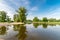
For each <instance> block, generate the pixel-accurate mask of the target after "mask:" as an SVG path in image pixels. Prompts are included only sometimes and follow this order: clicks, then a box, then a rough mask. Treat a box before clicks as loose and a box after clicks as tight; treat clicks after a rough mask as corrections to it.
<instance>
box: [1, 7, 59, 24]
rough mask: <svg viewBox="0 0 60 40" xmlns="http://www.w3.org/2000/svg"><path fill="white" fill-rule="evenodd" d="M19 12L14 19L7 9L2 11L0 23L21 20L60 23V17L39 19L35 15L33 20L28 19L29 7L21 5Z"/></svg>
mask: <svg viewBox="0 0 60 40" xmlns="http://www.w3.org/2000/svg"><path fill="white" fill-rule="evenodd" d="M16 12H17V13H16V14H14V16H13V20H11V18H10V17H9V16H8V15H7V13H6V12H5V11H0V23H3V22H8V23H10V22H16V23H18V22H21V23H28V24H30V23H42V24H44V23H46V24H60V19H58V20H57V19H55V18H50V19H48V18H47V17H43V18H42V19H39V18H38V17H34V18H33V20H30V19H29V20H27V18H26V17H27V9H26V8H24V7H20V8H19V9H18V10H17V11H16Z"/></svg>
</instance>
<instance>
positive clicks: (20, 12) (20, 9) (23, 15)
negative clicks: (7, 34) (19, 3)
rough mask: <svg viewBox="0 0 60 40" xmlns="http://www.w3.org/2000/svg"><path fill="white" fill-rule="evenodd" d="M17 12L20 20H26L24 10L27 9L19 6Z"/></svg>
mask: <svg viewBox="0 0 60 40" xmlns="http://www.w3.org/2000/svg"><path fill="white" fill-rule="evenodd" d="M17 12H18V14H19V20H20V22H26V15H27V14H26V12H27V10H26V9H25V8H24V7H20V8H19V9H18V11H17Z"/></svg>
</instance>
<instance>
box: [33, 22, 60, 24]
mask: <svg viewBox="0 0 60 40" xmlns="http://www.w3.org/2000/svg"><path fill="white" fill-rule="evenodd" d="M33 23H39V24H60V22H33Z"/></svg>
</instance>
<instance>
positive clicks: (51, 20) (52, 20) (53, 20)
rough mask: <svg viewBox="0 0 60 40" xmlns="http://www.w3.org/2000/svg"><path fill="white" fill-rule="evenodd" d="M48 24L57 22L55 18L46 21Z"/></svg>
mask: <svg viewBox="0 0 60 40" xmlns="http://www.w3.org/2000/svg"><path fill="white" fill-rule="evenodd" d="M48 21H49V22H56V21H57V20H56V19H55V18H50V19H48Z"/></svg>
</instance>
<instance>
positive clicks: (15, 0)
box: [0, 0, 60, 19]
mask: <svg viewBox="0 0 60 40" xmlns="http://www.w3.org/2000/svg"><path fill="white" fill-rule="evenodd" d="M21 6H24V7H25V8H26V9H27V13H28V15H27V19H33V18H34V17H38V18H39V19H41V18H43V17H47V18H56V19H60V0H0V11H1V10H3V11H5V12H7V13H8V15H9V16H10V17H11V18H12V17H13V15H14V14H15V13H16V10H18V8H19V7H21Z"/></svg>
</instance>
